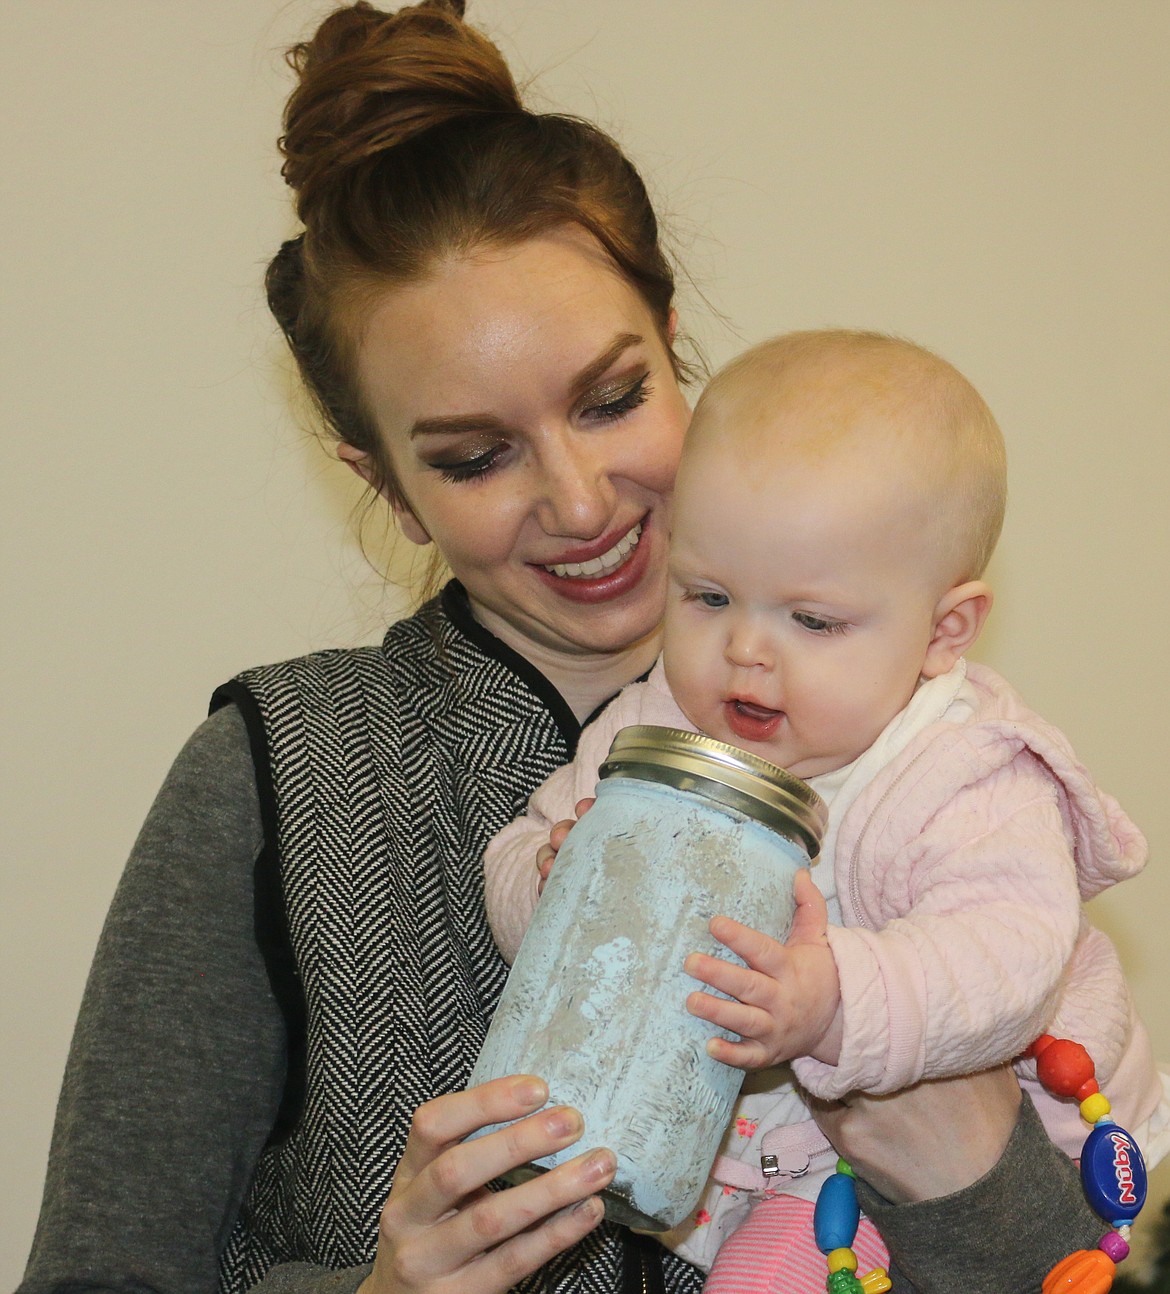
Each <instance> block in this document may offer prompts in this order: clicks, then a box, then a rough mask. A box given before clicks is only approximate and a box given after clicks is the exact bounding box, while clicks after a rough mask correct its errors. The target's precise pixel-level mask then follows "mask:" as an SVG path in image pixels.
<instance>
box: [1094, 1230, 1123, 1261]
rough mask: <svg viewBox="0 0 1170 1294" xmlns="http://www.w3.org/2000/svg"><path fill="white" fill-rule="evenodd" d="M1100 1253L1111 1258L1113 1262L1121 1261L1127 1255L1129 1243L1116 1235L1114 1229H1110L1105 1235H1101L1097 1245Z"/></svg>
mask: <svg viewBox="0 0 1170 1294" xmlns="http://www.w3.org/2000/svg"><path fill="white" fill-rule="evenodd" d="M1097 1248H1098V1249H1100V1250H1101V1252H1102V1253H1104V1254H1105V1255H1106V1257H1108V1258H1112V1259H1113V1261H1114V1262H1115V1263H1123V1262H1125V1260H1126V1259H1127V1258H1128V1257H1129V1245H1127V1244H1126V1243H1125V1239H1124V1238H1123V1237H1122V1236H1120V1235H1118V1234H1117V1232H1116V1231H1110V1233H1109V1234H1108V1235H1107V1236H1102V1237H1101V1243H1100V1244H1099V1245H1098V1246H1097Z"/></svg>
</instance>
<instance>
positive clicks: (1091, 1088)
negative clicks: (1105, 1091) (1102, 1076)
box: [1076, 1078, 1101, 1101]
mask: <svg viewBox="0 0 1170 1294" xmlns="http://www.w3.org/2000/svg"><path fill="white" fill-rule="evenodd" d="M1100 1090H1101V1089H1100V1088H1099V1087H1098V1086H1097V1080H1096V1079H1095V1078H1090V1079H1087V1080H1086V1081H1085V1082H1084V1083H1082V1084H1081V1085H1080V1087H1078V1088H1077V1090H1076V1098H1077V1100H1078V1101H1087V1100H1088V1099H1089V1097H1090V1096H1096V1095H1097V1093H1098V1092H1099V1091H1100Z"/></svg>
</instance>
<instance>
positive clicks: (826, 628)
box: [792, 611, 849, 638]
mask: <svg viewBox="0 0 1170 1294" xmlns="http://www.w3.org/2000/svg"><path fill="white" fill-rule="evenodd" d="M792 618H793V620H795V621H796V623H797V624H798V625H800V627H801V628H802V629H807V630H808V631H809V633H811V634H820V635H821V637H823V638H828V637H829V636H830V635H831V634H843V633H845V632H846V631H847V630H848V628H849V626H848V624H846V623H845V621H844V620H827V619H825V617H824V616H814V615H809V613H808V612H807V611H794V612H793V613H792ZM810 621H812V622H815V625H816V626H817V627H816V628H814V626H813V624H810V623H809V622H810Z"/></svg>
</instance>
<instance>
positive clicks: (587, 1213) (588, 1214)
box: [573, 1195, 605, 1222]
mask: <svg viewBox="0 0 1170 1294" xmlns="http://www.w3.org/2000/svg"><path fill="white" fill-rule="evenodd" d="M573 1212H574V1213H577V1214H579V1215H580V1216H581V1217H582V1218H584V1219H585V1220H586V1221H587V1222H600V1221H601V1219H602V1217H603V1216H604V1214H605V1205H604V1204H603V1203H602V1201H601V1200H599V1199H598V1198H597V1196H596V1195H591V1196H590V1197H589V1198H588V1199H587V1200H582V1201H581V1203H580V1204H574V1205H573Z"/></svg>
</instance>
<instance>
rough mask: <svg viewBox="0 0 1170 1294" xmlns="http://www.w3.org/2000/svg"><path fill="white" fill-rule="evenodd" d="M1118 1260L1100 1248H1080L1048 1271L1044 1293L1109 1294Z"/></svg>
mask: <svg viewBox="0 0 1170 1294" xmlns="http://www.w3.org/2000/svg"><path fill="white" fill-rule="evenodd" d="M1116 1271H1117V1264H1116V1263H1115V1262H1114V1261H1113V1259H1112V1258H1110V1257H1109V1255H1108V1254H1103V1253H1102V1252H1101V1250H1100V1249H1078V1250H1077V1252H1076V1253H1075V1254H1069V1256H1068V1257H1067V1258H1065V1259H1064V1260H1063V1261H1062V1262H1059V1263H1057V1264H1056V1266H1055V1267H1054V1268H1053V1269H1052V1270H1051V1271H1050V1272H1049V1273H1048V1275H1047V1276H1046V1277H1045V1278H1044V1285H1043V1286H1042V1288H1043V1291H1044V1294H1108V1291H1109V1290H1111V1289H1112V1288H1113V1275H1114V1273H1115V1272H1116Z"/></svg>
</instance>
